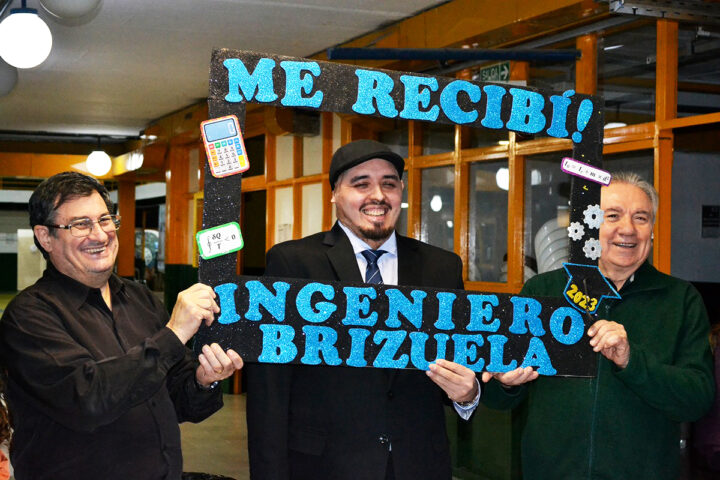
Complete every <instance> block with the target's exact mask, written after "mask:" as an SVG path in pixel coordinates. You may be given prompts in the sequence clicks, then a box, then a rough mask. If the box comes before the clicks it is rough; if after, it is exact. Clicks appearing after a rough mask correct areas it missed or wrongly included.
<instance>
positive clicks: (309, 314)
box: [295, 282, 337, 323]
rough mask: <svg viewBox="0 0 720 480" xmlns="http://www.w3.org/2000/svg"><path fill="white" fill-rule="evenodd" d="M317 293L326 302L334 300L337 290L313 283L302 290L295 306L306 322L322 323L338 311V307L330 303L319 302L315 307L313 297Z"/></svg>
mask: <svg viewBox="0 0 720 480" xmlns="http://www.w3.org/2000/svg"><path fill="white" fill-rule="evenodd" d="M316 292H320V293H321V294H322V296H323V297H324V298H325V299H326V300H332V299H333V298H334V297H335V289H334V288H333V287H332V286H331V285H325V284H323V283H317V282H312V283H308V284H307V285H305V286H304V287H303V288H301V289H300V291H299V292H298V294H297V298H296V299H295V305H296V306H297V311H298V313H299V314H300V316H301V317H302V318H303V319H304V320H306V321H308V322H313V323H322V322H324V321H325V320H327V319H328V318H330V315H332V314H333V312H334V311H335V310H337V305H335V304H334V303H330V302H317V303H316V304H315V306H314V307H313V305H312V296H313V294H314V293H316Z"/></svg>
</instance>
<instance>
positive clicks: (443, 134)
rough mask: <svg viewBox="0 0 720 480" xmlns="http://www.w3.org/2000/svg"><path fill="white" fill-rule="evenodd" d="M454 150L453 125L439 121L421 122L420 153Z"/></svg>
mask: <svg viewBox="0 0 720 480" xmlns="http://www.w3.org/2000/svg"><path fill="white" fill-rule="evenodd" d="M454 150H455V126H453V125H443V124H440V123H423V125H422V154H423V155H434V154H436V153H447V152H452V151H454Z"/></svg>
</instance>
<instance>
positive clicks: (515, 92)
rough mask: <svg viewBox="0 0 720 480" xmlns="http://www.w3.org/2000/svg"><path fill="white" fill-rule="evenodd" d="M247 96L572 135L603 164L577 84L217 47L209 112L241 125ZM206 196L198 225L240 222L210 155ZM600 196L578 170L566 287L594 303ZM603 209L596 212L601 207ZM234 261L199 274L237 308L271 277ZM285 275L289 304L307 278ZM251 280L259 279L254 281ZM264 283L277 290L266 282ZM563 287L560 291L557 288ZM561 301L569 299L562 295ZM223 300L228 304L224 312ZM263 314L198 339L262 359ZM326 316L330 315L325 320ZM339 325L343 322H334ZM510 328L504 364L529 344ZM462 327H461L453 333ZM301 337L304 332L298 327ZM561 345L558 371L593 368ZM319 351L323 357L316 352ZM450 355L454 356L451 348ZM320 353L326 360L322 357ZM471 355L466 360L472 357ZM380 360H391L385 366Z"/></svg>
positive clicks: (599, 133)
mask: <svg viewBox="0 0 720 480" xmlns="http://www.w3.org/2000/svg"><path fill="white" fill-rule="evenodd" d="M247 102H254V103H261V104H265V105H269V106H274V107H286V108H303V109H310V110H317V111H329V112H336V113H345V114H358V115H370V116H378V117H384V118H399V119H406V120H418V121H428V122H439V123H446V124H459V125H464V126H469V127H475V128H490V129H496V130H502V131H514V132H518V133H522V134H530V135H533V134H539V135H548V136H552V137H556V138H569V139H572V141H573V158H575V159H576V160H579V161H581V162H583V163H585V164H588V165H591V166H596V167H600V166H601V164H602V143H603V113H602V105H603V102H602V99H600V98H598V97H594V96H589V95H580V94H576V93H575V92H573V91H566V92H563V93H544V92H541V91H538V90H536V89H533V88H530V87H518V86H512V85H504V84H492V83H479V82H471V81H467V80H458V79H454V78H451V77H434V76H430V75H423V74H418V73H413V72H397V71H390V70H382V69H373V68H366V67H359V66H355V65H346V64H340V63H332V62H323V61H316V60H312V59H306V58H295V57H286V56H279V55H268V54H263V53H258V52H248V51H238V50H229V49H217V50H214V51H213V54H212V60H211V66H210V95H209V98H208V105H209V118H217V117H222V116H225V115H231V114H233V115H236V116H237V117H238V119H239V120H240V123H241V126H243V125H244V117H245V104H246V103H247ZM250 161H252V159H250ZM559 161H560V159H558V162H559ZM204 198H205V203H204V210H203V229H207V228H211V227H214V226H217V225H221V224H224V223H228V222H232V221H237V218H238V216H239V212H240V201H241V175H234V176H230V177H225V178H215V177H213V176H212V174H211V173H210V168H209V166H208V164H207V163H206V164H205V195H204ZM599 204H600V185H599V184H597V183H594V182H591V181H588V180H585V179H583V178H580V177H575V176H573V177H571V198H570V221H571V223H572V224H575V225H578V224H579V225H582V224H583V223H585V224H586V225H588V227H587V228H583V229H579V230H576V231H575V232H573V233H574V237H573V241H571V242H570V264H572V265H574V271H573V274H572V275H573V277H572V278H571V279H570V280H571V281H569V282H568V285H570V284H571V283H572V284H573V285H576V286H577V285H585V286H587V288H586V290H588V291H587V292H584V294H585V295H588V296H589V297H590V298H595V299H596V300H597V301H598V302H599V301H602V299H604V298H606V297H609V296H613V295H612V292H610V293H608V292H607V285H606V282H604V278H602V276H601V275H600V274H599V270H598V269H597V256H598V253H599V244H598V228H597V227H598V226H599V221H600V220H599V219H598V218H597V216H598V212H599ZM599 214H600V215H602V214H601V212H600V213H599ZM588 220H589V222H590V223H589V224H588ZM593 223H595V225H593ZM580 230H582V231H580ZM235 269H236V256H235V255H225V256H221V257H216V258H213V259H209V260H203V259H200V269H199V279H200V281H201V282H203V283H206V284H209V285H211V286H213V287H214V288H216V291H217V289H218V287H222V286H223V285H235V286H236V287H237V288H235V289H233V292H232V294H231V295H232V298H233V303H234V304H235V305H236V306H237V305H246V304H247V303H248V302H249V301H251V300H252V299H251V298H250V299H248V298H247V297H248V295H249V294H250V290H248V289H247V284H248V282H259V284H266V283H267V282H266V281H265V280H264V279H257V278H254V279H253V278H248V277H242V278H241V279H238V278H237V277H236V275H235ZM568 272H570V270H568ZM283 281H284V282H285V283H287V284H288V285H293V286H295V287H294V289H293V288H291V289H290V292H291V294H290V297H288V299H286V300H287V304H286V305H288V306H291V305H295V300H296V298H295V297H294V296H293V295H296V294H297V292H299V291H300V289H301V288H302V286H303V285H305V284H307V283H310V282H303V281H297V280H287V279H285V280H283ZM252 285H256V284H255V283H252ZM268 285H269V284H268ZM345 286H346V285H344V284H343V285H341V284H334V287H333V288H335V289H336V291H337V293H342V289H343V287H345ZM222 288H228V287H222ZM222 288H221V290H222ZM396 289H397V290H398V291H399V292H401V293H402V294H403V295H405V296H406V298H410V297H408V295H410V294H411V292H412V291H425V292H426V293H427V292H432V290H431V289H423V288H411V287H396ZM267 291H268V292H272V291H273V290H272V288H271V287H267ZM292 292H294V293H292ZM275 293H278V292H275ZM563 293H564V292H558V295H561V294H563ZM478 295H483V294H478ZM487 295H493V294H487ZM338 296H339V295H338ZM498 297H502V298H503V299H504V300H503V302H505V301H509V299H510V298H511V297H510V296H504V295H499V296H498ZM505 297H507V299H505ZM228 298H229V297H228V294H227V293H225V294H224V297H223V300H224V302H226V303H227V302H228V301H229V300H228ZM517 298H520V297H517ZM537 300H538V301H539V302H540V305H542V307H543V308H544V309H545V310H546V311H547V312H550V311H557V309H558V308H560V307H558V304H557V300H556V299H547V298H543V299H537ZM564 305H568V303H567V302H565V304H564ZM570 305H571V306H572V307H573V308H575V309H576V310H579V311H582V309H581V308H580V307H579V306H578V305H577V304H576V305H573V304H572V303H570ZM228 308H229V307H227V305H226V310H227V309H228ZM378 308H380V309H381V311H379V312H378V313H379V314H380V316H381V317H382V307H378ZM291 310H292V311H291ZM511 310H512V309H507V308H500V309H498V310H497V311H495V312H494V315H495V316H496V318H497V319H498V320H499V321H500V322H501V324H502V326H501V329H503V331H505V330H507V329H508V328H509V324H510V322H512V314H511V313H508V312H511ZM262 312H264V313H262V314H261V315H262V318H261V319H260V320H248V319H247V318H242V319H239V321H236V322H232V323H222V322H220V321H218V322H215V323H214V324H213V326H212V327H210V328H206V327H203V328H201V330H200V332H198V339H197V340H198V343H199V344H202V343H207V342H208V341H218V342H220V343H221V344H222V345H223V346H224V347H225V348H234V349H236V350H237V351H238V352H239V353H240V354H241V355H243V356H244V358H245V360H246V361H250V362H255V361H261V360H263V361H267V359H262V358H260V353H259V352H261V351H262V348H263V342H265V341H268V342H269V341H271V339H270V337H267V338H263V336H262V335H258V334H255V335H252V334H249V330H248V329H255V331H256V333H257V332H259V331H260V328H259V326H260V325H263V324H264V325H273V324H277V319H273V317H272V316H268V315H267V314H268V312H267V310H266V309H263V310H262ZM223 313H225V312H223ZM238 314H239V313H238ZM437 314H438V313H437V312H435V313H434V315H437ZM241 316H242V315H241ZM585 317H588V316H587V315H586V316H584V318H585ZM567 318H570V317H567ZM549 321H550V317H549V316H546V317H543V319H542V322H543V331H545V332H549V331H550V330H549V328H550V325H549V323H548V322H549ZM328 322H331V319H329V320H328ZM284 323H285V325H289V326H292V328H294V330H295V331H296V332H303V330H302V328H303V326H307V324H308V321H307V319H306V318H304V317H303V315H302V314H300V313H299V312H298V311H295V310H293V309H290V310H289V311H287V312H285V319H284ZM588 323H589V321H588ZM335 325H336V327H338V326H339V324H337V323H336V324H335ZM588 327H589V325H588V324H585V325H584V329H585V330H586V329H587V328H588ZM398 328H399V329H401V330H406V331H407V332H408V334H409V333H412V332H413V331H419V329H417V328H416V326H415V325H413V324H412V323H411V322H401V325H399V327H398ZM458 328H459V327H458ZM566 328H568V327H567V326H566ZM460 330H462V329H460ZM585 330H584V331H585ZM509 332H510V333H509V334H508V346H507V348H505V354H504V355H505V364H511V362H512V360H517V361H518V362H522V360H523V355H525V352H527V348H523V347H522V346H520V345H525V346H527V345H528V344H529V342H530V341H531V340H532V337H533V336H534V335H533V334H532V332H530V331H529V332H527V333H522V334H514V333H513V332H512V331H509ZM458 333H467V332H464V331H462V332H461V331H458ZM565 333H566V334H567V333H568V332H565ZM450 334H452V332H450ZM583 334H584V332H583ZM299 336H302V333H301V334H300V335H299ZM299 336H298V338H299ZM344 342H345V341H344V340H342V341H339V342H338V348H340V349H341V356H343V355H344V356H345V357H344V358H347V356H348V355H349V354H350V352H349V351H342V348H345V347H343V345H344V344H345V343H346V342H345V343H344ZM303 345H304V340H303ZM561 349H562V350H563V352H564V353H563V354H558V353H556V351H555V349H554V348H553V349H551V350H552V351H551V356H556V357H557V358H555V357H553V362H552V363H553V366H554V369H556V373H555V374H556V375H570V376H587V375H592V374H594V368H595V361H594V358H595V355H593V354H592V349H591V348H590V346H589V345H588V344H587V341H585V340H582V341H578V342H576V343H574V344H572V345H562V348H561ZM523 350H525V352H523ZM278 351H279V350H278ZM478 351H479V352H480V355H484V353H483V351H482V349H480V350H478ZM508 352H510V353H508ZM513 352H516V353H513ZM519 352H522V353H519ZM396 353H397V354H398V355H402V354H411V342H410V341H409V338H408V341H407V342H404V343H402V344H401V345H400V346H399V349H398V351H397V352H396ZM486 353H487V352H486ZM518 355H519V356H518ZM303 358H305V356H303V355H301V354H298V355H295V356H293V358H284V360H283V361H282V362H276V363H305V362H303V361H302V359H303ZM319 358H321V359H323V358H324V357H323V356H322V355H320V356H319ZM449 358H450V359H453V357H452V356H450V357H449ZM475 360H477V359H475ZM321 361H322V362H323V363H324V364H326V363H325V361H324V360H321ZM467 363H472V360H469V361H468V362H467ZM488 363H490V358H489V356H488V357H487V358H485V365H487V364H488ZM500 363H502V362H500ZM331 364H332V363H331ZM342 364H346V363H342ZM495 364H497V362H495ZM367 366H372V365H367ZM377 366H381V367H388V365H377ZM390 368H413V365H411V364H410V365H405V367H397V366H395V367H393V366H390Z"/></svg>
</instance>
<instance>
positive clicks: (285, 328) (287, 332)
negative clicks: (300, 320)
mask: <svg viewBox="0 0 720 480" xmlns="http://www.w3.org/2000/svg"><path fill="white" fill-rule="evenodd" d="M260 330H262V332H263V337H262V338H263V342H262V346H263V347H262V353H260V356H259V357H258V362H263V363H290V362H292V361H293V359H294V358H295V355H297V347H296V346H295V344H294V343H293V342H292V340H293V338H294V337H295V329H293V327H291V326H290V325H270V324H265V325H260Z"/></svg>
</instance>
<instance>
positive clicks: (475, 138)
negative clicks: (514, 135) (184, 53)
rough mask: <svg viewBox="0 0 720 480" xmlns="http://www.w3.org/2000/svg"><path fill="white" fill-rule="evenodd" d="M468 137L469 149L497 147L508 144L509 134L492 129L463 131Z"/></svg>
mask: <svg viewBox="0 0 720 480" xmlns="http://www.w3.org/2000/svg"><path fill="white" fill-rule="evenodd" d="M465 135H467V136H468V140H467V142H468V143H467V144H465V145H467V148H479V147H496V146H498V145H507V144H508V132H503V131H500V130H493V129H491V128H468V129H464V130H463V136H465Z"/></svg>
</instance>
